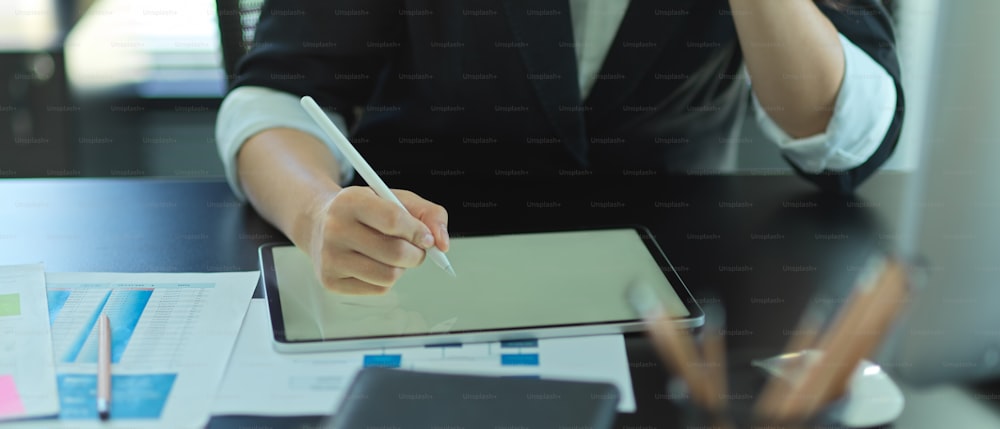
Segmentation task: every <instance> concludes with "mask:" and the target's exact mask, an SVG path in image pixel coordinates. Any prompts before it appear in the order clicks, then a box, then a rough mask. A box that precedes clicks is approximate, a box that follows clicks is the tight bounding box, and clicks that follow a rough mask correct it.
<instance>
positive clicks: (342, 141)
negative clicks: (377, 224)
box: [299, 95, 456, 276]
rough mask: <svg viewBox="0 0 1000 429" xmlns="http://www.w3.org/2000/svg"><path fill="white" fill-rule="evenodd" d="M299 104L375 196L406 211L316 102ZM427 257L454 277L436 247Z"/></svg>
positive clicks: (429, 251)
mask: <svg viewBox="0 0 1000 429" xmlns="http://www.w3.org/2000/svg"><path fill="white" fill-rule="evenodd" d="M299 102H300V104H302V108H303V109H305V110H306V113H308V114H309V116H310V117H311V118H312V119H313V120H314V121H316V123H317V124H318V125H319V127H320V128H322V129H323V132H325V133H326V135H328V136H330V138H331V139H333V144H335V145H337V148H338V149H340V151H341V152H342V153H343V154H344V156H345V157H347V160H348V161H350V163H351V165H352V166H354V169H355V170H356V171H357V172H358V174H360V175H361V178H363V179H365V181H366V182H368V186H370V187H371V188H372V190H373V191H375V194H377V195H378V196H380V197H382V198H383V199H386V200H389V201H392V202H394V203H396V205H398V206H400V207H402V208H403V210H406V206H404V205H403V203H402V202H401V201H399V198H396V195H395V194H393V193H392V191H390V190H389V187H388V186H386V184H385V182H383V181H382V178H381V177H378V174H377V173H375V170H374V169H372V166H370V165H368V162H367V161H365V159H364V158H362V157H361V154H360V153H358V150H357V149H355V148H354V145H352V144H351V142H350V141H348V140H347V137H345V136H344V134H343V133H341V132H340V130H339V129H337V126H336V125H334V124H333V121H331V120H330V118H329V117H327V116H326V113H325V112H323V109H322V108H320V107H319V104H316V101H315V100H313V99H312V97H310V96H308V95H307V96H305V97H302V99H301V100H299ZM427 257H429V258H430V259H431V260H432V261H434V263H435V264H437V265H438V266H439V267H441V268H442V269H444V270H445V271H446V272H448V274H451V275H452V276H456V275H455V270H454V269H453V268H452V267H451V262H449V261H448V257H447V256H445V255H444V252H442V251H441V250H440V249H438V248H437V247H433V246H432V247H431V248H430V249H427Z"/></svg>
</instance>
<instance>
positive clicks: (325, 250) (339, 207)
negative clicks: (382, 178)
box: [300, 187, 448, 295]
mask: <svg viewBox="0 0 1000 429" xmlns="http://www.w3.org/2000/svg"><path fill="white" fill-rule="evenodd" d="M393 193H395V194H396V197H398V198H399V200H400V201H401V202H402V203H403V205H404V206H406V210H403V209H402V208H401V207H399V206H397V205H396V204H394V203H392V202H389V201H386V200H384V199H382V198H380V197H379V196H378V195H376V194H375V192H373V191H372V190H371V189H370V188H366V187H348V188H344V189H341V190H339V191H337V192H334V193H332V194H331V195H330V196H328V197H326V198H321V199H320V200H319V201H318V202H317V204H316V205H315V206H314V207H315V208H314V209H312V213H311V216H310V217H311V219H312V228H311V229H312V233H311V234H310V235H311V236H310V237H309V239H308V241H309V243H308V244H307V247H306V250H307V252H308V253H309V256H310V258H311V259H312V262H313V266H314V267H315V270H316V276H317V278H318V279H319V280H320V281H321V282H322V283H323V285H324V286H325V287H326V288H327V289H330V290H333V291H335V292H340V293H345V294H362V295H370V294H382V293H385V292H386V291H388V290H389V288H391V287H392V285H393V284H395V283H396V281H397V280H399V278H400V276H402V275H403V272H404V271H405V269H406V268H413V267H416V266H418V265H420V263H421V262H423V260H424V256H425V255H426V252H425V250H426V249H428V248H430V247H432V246H437V247H438V248H439V249H441V250H442V251H447V250H448V232H447V225H448V212H447V211H446V210H445V209H444V207H441V206H440V205H437V204H434V203H432V202H430V201H427V200H425V199H423V198H421V197H419V196H418V195H417V194H414V193H413V192H409V191H402V190H393ZM302 244H305V243H302ZM300 245H301V244H300Z"/></svg>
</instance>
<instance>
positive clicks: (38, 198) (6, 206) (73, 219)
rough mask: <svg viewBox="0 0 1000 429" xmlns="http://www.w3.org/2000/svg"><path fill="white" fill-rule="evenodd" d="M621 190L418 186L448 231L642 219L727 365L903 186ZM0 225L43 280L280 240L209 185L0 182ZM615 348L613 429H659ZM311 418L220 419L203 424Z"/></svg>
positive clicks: (630, 342)
mask: <svg viewBox="0 0 1000 429" xmlns="http://www.w3.org/2000/svg"><path fill="white" fill-rule="evenodd" d="M630 180H631V181H627V182H622V183H617V184H615V185H613V186H609V185H608V184H606V183H598V181H596V180H593V179H592V178H567V179H565V180H561V181H558V182H553V181H549V180H546V181H543V182H539V183H534V182H531V181H530V180H527V179H511V180H509V181H505V182H504V183H503V184H502V185H498V184H496V183H494V184H492V185H490V186H485V185H483V184H480V183H477V182H476V181H472V180H461V178H455V177H441V178H436V179H433V180H431V181H429V182H427V183H426V187H425V188H422V189H419V191H420V192H421V193H422V194H424V195H425V196H427V197H428V198H430V199H432V200H435V201H438V202H440V203H442V204H444V205H445V206H446V207H447V208H448V209H449V212H450V216H451V219H452V220H451V226H450V229H451V231H452V233H453V234H454V235H460V234H461V233H462V232H463V231H466V232H469V231H489V230H496V229H497V228H501V229H519V228H543V227H554V226H559V227H574V226H576V227H585V226H602V225H604V226H610V225H621V224H643V225H647V226H648V227H649V228H650V230H651V231H652V232H653V234H654V235H655V237H656V239H657V240H658V241H659V243H660V245H661V246H662V247H663V249H664V250H665V252H666V253H667V256H668V257H669V258H670V259H671V261H672V262H673V264H674V265H675V266H676V267H677V268H678V270H679V271H680V274H681V277H682V278H683V279H684V280H685V281H686V283H687V284H688V286H689V287H690V288H691V290H692V292H693V293H694V295H695V296H696V297H697V298H698V299H699V300H700V301H701V302H703V303H705V304H724V305H725V307H726V312H727V321H728V325H727V329H726V332H725V334H726V339H727V342H728V345H729V348H730V352H731V354H730V359H731V361H732V362H731V364H733V365H741V364H745V363H746V362H748V361H749V359H751V358H756V357H762V356H767V355H770V354H774V353H776V352H778V351H779V350H780V349H781V346H782V344H784V342H785V341H786V340H787V331H788V330H790V329H792V328H793V327H794V325H795V323H796V321H797V319H798V316H799V314H800V312H801V309H802V308H803V307H804V306H805V305H806V304H807V303H809V302H810V301H818V302H820V303H821V304H828V306H829V307H830V308H831V309H833V308H834V307H835V306H836V305H838V304H839V303H840V302H841V301H842V299H843V298H844V296H845V295H846V293H847V291H848V289H849V287H850V285H851V282H852V280H853V278H854V275H855V274H856V273H857V270H858V268H859V267H860V266H861V264H862V262H863V261H864V260H865V258H866V256H867V255H868V254H870V252H872V251H874V250H875V249H877V248H878V247H879V246H882V245H885V244H888V240H889V239H891V238H892V236H893V234H892V222H891V220H892V218H893V217H894V216H895V213H896V211H897V209H896V207H897V205H898V198H899V197H898V194H899V192H898V190H899V186H900V184H901V183H902V180H903V177H902V176H899V175H891V174H890V175H882V176H879V177H876V178H874V179H873V180H872V181H871V182H870V183H869V184H867V185H866V186H865V187H864V188H863V189H862V191H861V192H860V193H859V196H858V197H857V198H851V199H845V198H836V197H828V196H823V195H819V194H817V193H815V192H814V191H813V189H812V188H811V187H810V185H808V184H806V183H804V182H803V181H802V180H800V179H798V178H795V177H790V176H728V177H719V176H685V177H644V178H633V179H630ZM0 219H2V222H0V264H13V263H22V262H36V261H44V262H45V265H46V269H47V270H49V271H123V272H141V271H167V272H170V271H176V272H180V271H234V270H254V269H257V262H256V249H257V246H259V245H260V244H262V243H266V242H271V241H278V240H282V239H283V237H282V235H281V234H280V233H279V232H278V231H276V230H275V229H273V228H271V227H270V226H268V225H267V224H266V223H265V222H264V221H263V220H261V219H260V218H259V217H258V216H257V215H256V214H255V212H254V211H253V210H252V209H250V208H249V207H248V206H246V205H244V204H241V203H240V202H238V201H236V200H235V199H234V197H233V196H232V195H231V193H230V192H229V189H228V187H227V186H226V184H225V183H224V182H221V181H187V180H184V181H180V180H157V179H29V180H21V179H10V180H0ZM626 344H627V349H628V355H629V362H630V364H631V371H632V378H633V383H634V387H635V393H636V401H637V405H638V413H635V414H622V415H620V416H619V419H618V426H619V427H633V428H635V427H644V428H645V427H672V426H673V425H672V424H671V423H672V422H674V420H673V419H674V416H675V415H676V414H677V413H676V409H675V406H674V405H673V402H672V401H671V400H669V399H668V398H667V396H666V394H665V392H664V389H663V386H664V381H665V379H666V376H665V373H664V371H663V368H661V366H660V365H659V363H658V361H657V359H656V358H655V356H654V354H653V352H652V350H651V348H650V347H649V344H648V343H647V341H646V340H645V339H644V338H643V337H642V336H641V335H629V336H627V338H626ZM734 388H735V389H736V390H734V392H733V393H734V395H739V396H738V397H744V396H742V395H743V393H745V394H750V392H742V393H741V392H740V390H739V389H741V386H735V387H734ZM743 388H746V387H743ZM751 396H752V395H751ZM743 400H746V399H743ZM916 411H918V412H919V411H920V410H916ZM907 412H908V413H909V412H910V408H909V407H908V409H907ZM316 422H318V418H317V417H303V418H295V419H274V418H267V419H262V418H249V417H221V418H214V419H213V420H212V423H211V424H210V426H211V427H233V428H235V427H296V428H298V427H304V426H305V427H309V426H310V425H312V424H315V423H316ZM907 427H909V426H907Z"/></svg>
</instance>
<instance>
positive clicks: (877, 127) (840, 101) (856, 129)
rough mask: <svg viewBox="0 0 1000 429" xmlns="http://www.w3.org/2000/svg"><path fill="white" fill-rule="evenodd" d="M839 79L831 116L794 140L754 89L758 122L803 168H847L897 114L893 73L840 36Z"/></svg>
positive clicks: (867, 153) (867, 152) (874, 146)
mask: <svg viewBox="0 0 1000 429" xmlns="http://www.w3.org/2000/svg"><path fill="white" fill-rule="evenodd" d="M840 42H841V45H842V46H843V48H844V80H843V82H842V83H841V85H840V93H839V94H838V95H837V101H836V104H835V105H834V110H833V116H832V117H831V118H830V123H829V125H827V128H826V131H824V132H823V133H821V134H817V135H814V136H809V137H805V138H800V139H794V138H792V137H791V136H789V135H788V133H786V132H785V131H784V130H782V129H781V127H780V126H778V124H776V123H775V122H774V120H773V119H771V117H770V115H768V113H767V111H766V110H765V109H764V108H763V107H762V106H761V105H760V101H759V100H758V99H757V95H756V94H753V97H752V98H753V105H754V111H755V112H756V114H755V116H756V118H757V123H758V124H759V125H760V128H761V131H763V133H764V135H766V136H767V137H768V138H770V139H771V140H773V141H774V142H775V143H777V145H778V148H779V149H781V152H782V153H783V154H784V155H785V156H786V157H787V158H788V159H789V160H791V162H793V163H795V165H796V166H798V167H799V168H801V169H802V170H803V171H805V172H807V173H813V174H818V173H821V172H823V171H827V170H829V171H846V170H850V169H852V168H854V167H857V166H859V165H861V164H863V163H864V162H865V161H866V160H868V158H870V157H871V156H872V154H874V153H875V151H876V150H878V148H879V146H880V145H881V143H882V141H883V140H884V139H885V135H886V134H887V133H888V132H889V127H890V126H891V125H892V119H893V118H894V117H895V115H896V96H897V94H896V84H895V82H894V81H893V79H892V76H890V75H889V73H888V72H886V71H885V69H884V68H883V67H882V66H881V65H880V64H879V63H877V62H875V60H873V59H872V58H871V57H869V56H868V54H867V53H865V51H863V50H861V48H859V47H858V46H857V45H855V44H854V43H853V42H851V41H850V40H848V39H847V38H846V37H844V35H843V34H841V35H840Z"/></svg>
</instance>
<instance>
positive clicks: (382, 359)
mask: <svg viewBox="0 0 1000 429" xmlns="http://www.w3.org/2000/svg"><path fill="white" fill-rule="evenodd" d="M402 363H403V355H365V360H364V367H365V368H368V367H381V368H399V366H400V364H402Z"/></svg>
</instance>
